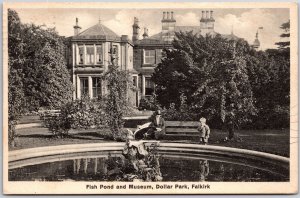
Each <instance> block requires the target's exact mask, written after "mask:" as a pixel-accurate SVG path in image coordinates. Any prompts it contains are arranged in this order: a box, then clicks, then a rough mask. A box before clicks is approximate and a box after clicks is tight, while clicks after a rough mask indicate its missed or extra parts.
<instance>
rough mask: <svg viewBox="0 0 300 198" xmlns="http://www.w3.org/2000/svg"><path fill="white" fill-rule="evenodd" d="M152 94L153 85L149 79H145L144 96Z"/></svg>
mask: <svg viewBox="0 0 300 198" xmlns="http://www.w3.org/2000/svg"><path fill="white" fill-rule="evenodd" d="M153 92H154V83H153V82H152V81H151V77H145V96H151V95H152V94H153Z"/></svg>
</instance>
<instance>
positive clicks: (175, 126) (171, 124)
mask: <svg viewBox="0 0 300 198" xmlns="http://www.w3.org/2000/svg"><path fill="white" fill-rule="evenodd" d="M165 126H166V128H165V130H166V136H199V134H200V133H199V131H198V130H197V127H198V126H199V122H195V121H165Z"/></svg>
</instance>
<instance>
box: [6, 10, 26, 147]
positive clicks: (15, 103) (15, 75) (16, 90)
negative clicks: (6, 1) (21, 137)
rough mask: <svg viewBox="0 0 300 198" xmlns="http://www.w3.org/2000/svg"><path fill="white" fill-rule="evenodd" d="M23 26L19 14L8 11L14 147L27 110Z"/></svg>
mask: <svg viewBox="0 0 300 198" xmlns="http://www.w3.org/2000/svg"><path fill="white" fill-rule="evenodd" d="M21 30H22V24H21V21H20V18H19V16H18V14H17V13H16V12H15V11H14V10H11V9H9V10H8V111H9V113H8V122H9V125H8V138H9V144H10V145H11V146H14V138H15V125H16V122H17V120H18V119H19V118H20V116H21V115H22V113H23V112H24V108H25V100H24V85H23V68H22V65H23V64H24V62H25V57H24V56H23V47H24V42H23V40H22V36H21V35H22V32H21Z"/></svg>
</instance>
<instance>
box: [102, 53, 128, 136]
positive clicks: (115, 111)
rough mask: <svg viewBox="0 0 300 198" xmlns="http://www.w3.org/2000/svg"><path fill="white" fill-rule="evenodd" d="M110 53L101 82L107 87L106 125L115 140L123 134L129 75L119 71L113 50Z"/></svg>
mask: <svg viewBox="0 0 300 198" xmlns="http://www.w3.org/2000/svg"><path fill="white" fill-rule="evenodd" d="M110 53H111V56H110V57H111V63H112V64H111V65H109V66H108V70H107V71H106V73H105V74H104V75H103V80H104V81H105V84H106V86H107V94H106V95H105V98H104V100H105V112H106V114H105V115H106V120H107V124H108V126H109V128H110V131H111V132H112V137H113V139H115V140H118V139H121V136H122V132H123V126H124V121H123V115H124V113H125V112H126V111H127V110H128V105H129V104H128V95H127V94H128V88H129V87H130V86H129V75H128V73H127V71H124V70H120V68H119V66H118V65H117V64H116V59H117V58H118V57H116V55H115V54H114V52H113V49H111V50H110Z"/></svg>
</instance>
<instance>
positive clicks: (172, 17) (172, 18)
mask: <svg viewBox="0 0 300 198" xmlns="http://www.w3.org/2000/svg"><path fill="white" fill-rule="evenodd" d="M173 14H174V12H173V11H172V12H171V20H174V16H173Z"/></svg>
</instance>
